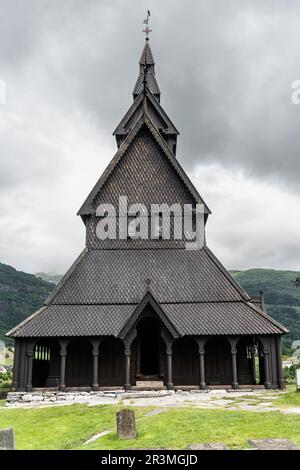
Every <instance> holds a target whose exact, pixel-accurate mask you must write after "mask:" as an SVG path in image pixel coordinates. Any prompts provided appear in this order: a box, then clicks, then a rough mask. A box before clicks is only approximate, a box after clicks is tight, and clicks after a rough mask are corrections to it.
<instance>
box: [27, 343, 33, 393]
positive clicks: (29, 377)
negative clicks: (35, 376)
mask: <svg viewBox="0 0 300 470" xmlns="http://www.w3.org/2000/svg"><path fill="white" fill-rule="evenodd" d="M26 354H27V383H26V392H31V391H32V369H33V350H32V349H31V350H30V351H27V353H26Z"/></svg>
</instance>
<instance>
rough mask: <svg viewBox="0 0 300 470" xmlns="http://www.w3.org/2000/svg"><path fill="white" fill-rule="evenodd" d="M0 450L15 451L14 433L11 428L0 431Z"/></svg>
mask: <svg viewBox="0 0 300 470" xmlns="http://www.w3.org/2000/svg"><path fill="white" fill-rule="evenodd" d="M0 450H15V440H14V431H13V429H12V428H8V429H0Z"/></svg>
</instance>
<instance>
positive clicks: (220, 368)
mask: <svg viewBox="0 0 300 470" xmlns="http://www.w3.org/2000/svg"><path fill="white" fill-rule="evenodd" d="M204 361H205V381H206V384H207V385H230V384H231V383H232V362H231V348H230V344H229V342H228V341H227V340H226V338H223V337H221V336H220V337H214V338H210V339H209V340H208V341H207V342H206V344H205V359H204Z"/></svg>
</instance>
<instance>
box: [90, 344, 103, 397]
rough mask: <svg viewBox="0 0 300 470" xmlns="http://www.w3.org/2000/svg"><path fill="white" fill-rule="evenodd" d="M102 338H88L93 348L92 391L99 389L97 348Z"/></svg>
mask: <svg viewBox="0 0 300 470" xmlns="http://www.w3.org/2000/svg"><path fill="white" fill-rule="evenodd" d="M102 341H103V338H90V342H91V344H92V346H93V383H92V390H98V387H99V378H98V375H99V373H98V371H99V346H100V344H101V343H102Z"/></svg>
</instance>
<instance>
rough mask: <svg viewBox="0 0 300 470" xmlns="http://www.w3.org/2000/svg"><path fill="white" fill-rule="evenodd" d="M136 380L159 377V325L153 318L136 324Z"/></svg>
mask: <svg viewBox="0 0 300 470" xmlns="http://www.w3.org/2000/svg"><path fill="white" fill-rule="evenodd" d="M136 347H137V372H136V376H137V378H140V379H142V380H144V379H152V378H158V377H159V376H161V372H162V371H161V349H162V340H161V324H160V322H159V321H158V320H157V319H156V318H155V317H153V316H146V317H144V318H142V319H141V320H140V321H139V323H138V324H137V339H136Z"/></svg>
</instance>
